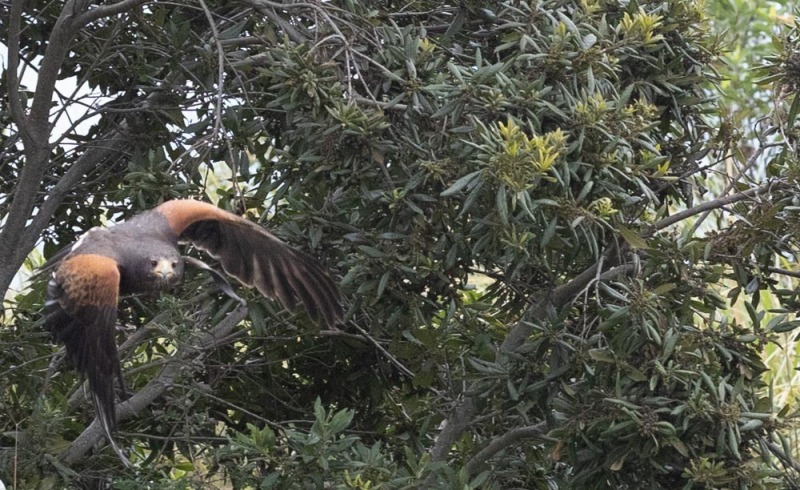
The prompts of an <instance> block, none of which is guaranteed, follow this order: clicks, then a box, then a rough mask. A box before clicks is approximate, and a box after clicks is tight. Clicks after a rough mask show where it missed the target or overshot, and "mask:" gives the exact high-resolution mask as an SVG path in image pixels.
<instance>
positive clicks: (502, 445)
mask: <svg viewBox="0 0 800 490" xmlns="http://www.w3.org/2000/svg"><path fill="white" fill-rule="evenodd" d="M546 430H547V424H546V423H545V422H539V423H538V424H535V425H529V426H526V427H517V428H515V429H511V430H510V431H508V432H506V433H505V434H503V435H502V436H500V437H497V438H495V439H493V440H492V442H490V443H489V444H488V445H487V446H486V447H485V448H483V449H481V450H480V451H479V452H478V454H476V455H475V456H473V457H471V458H470V459H469V461H467V465H466V469H467V473H468V474H470V475H474V474H475V473H477V472H479V471H480V470H481V468H482V467H483V466H484V465H485V464H486V461H488V460H489V459H490V458H491V457H492V456H494V455H495V454H497V453H499V452H500V451H502V450H504V449H506V448H508V447H509V446H511V445H513V444H516V443H517V442H519V441H521V440H523V439H533V438H536V437H540V436H542V435H543V434H544V433H545V431H546Z"/></svg>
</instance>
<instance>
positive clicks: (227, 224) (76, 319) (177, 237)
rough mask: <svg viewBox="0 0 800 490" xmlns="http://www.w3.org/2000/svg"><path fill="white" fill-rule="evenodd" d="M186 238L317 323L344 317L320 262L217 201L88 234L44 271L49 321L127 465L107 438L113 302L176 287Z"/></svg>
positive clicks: (170, 205) (116, 369)
mask: <svg viewBox="0 0 800 490" xmlns="http://www.w3.org/2000/svg"><path fill="white" fill-rule="evenodd" d="M188 242H191V243H192V244H194V245H195V246H196V247H197V248H200V249H203V250H205V251H206V252H208V254H209V255H211V256H212V257H213V258H215V259H217V260H218V261H219V262H220V264H221V265H222V269H223V270H224V271H225V272H226V273H228V274H229V275H231V276H233V277H235V278H236V279H238V280H239V281H240V282H241V283H242V284H244V285H245V286H248V287H255V288H257V289H258V291H259V292H261V293H262V294H263V295H264V296H266V297H268V298H276V299H278V300H279V301H280V302H281V304H283V306H284V307H286V308H289V309H292V308H294V307H295V306H296V305H297V304H298V303H299V302H302V303H303V305H304V306H305V308H306V310H307V311H308V314H309V316H310V317H311V318H312V319H314V320H317V321H323V322H325V323H326V324H328V325H329V326H334V325H335V324H336V323H338V322H340V321H341V320H342V318H343V311H342V306H341V301H340V296H339V291H338V289H337V287H336V285H335V284H334V282H333V281H332V280H331V278H330V277H329V275H328V274H327V273H326V272H325V270H324V269H323V268H322V266H321V265H320V264H319V263H318V262H317V261H316V260H315V259H313V258H311V257H310V256H308V255H306V254H304V253H302V252H300V251H298V250H295V249H293V248H291V247H289V246H288V245H286V244H285V243H283V242H282V241H280V240H279V239H278V238H276V237H275V236H274V235H272V234H271V233H269V232H268V231H266V230H265V229H264V228H262V227H261V226H259V225H257V224H255V223H251V222H250V221H247V220H245V219H243V218H241V217H239V216H236V215H235V214H232V213H229V212H227V211H223V210H221V209H219V208H217V207H216V206H213V205H211V204H207V203H203V202H200V201H194V200H174V201H167V202H165V203H163V204H161V205H160V206H158V207H156V208H154V209H151V210H149V211H146V212H144V213H141V214H139V215H137V216H135V217H133V218H132V219H130V220H129V221H126V222H124V223H122V224H119V225H116V226H112V227H109V228H92V229H91V230H89V231H88V232H86V233H85V234H84V235H83V236H82V237H81V238H80V239H79V240H78V241H77V242H75V243H74V244H73V245H71V246H69V247H67V248H65V249H63V250H61V251H60V252H58V253H57V254H56V255H55V256H53V258H51V259H50V260H49V261H48V262H47V263H46V264H45V265H44V266H43V267H42V272H49V273H51V275H50V279H49V281H48V283H47V300H46V302H45V308H44V323H45V327H46V328H47V329H48V330H50V331H51V332H53V334H54V335H55V337H56V338H57V339H58V340H59V341H60V342H63V343H64V344H65V346H66V351H67V358H68V359H69V360H70V361H71V363H72V364H73V365H74V366H75V368H76V369H77V371H78V372H79V373H80V374H81V375H82V376H83V377H85V378H87V379H88V380H89V392H90V394H91V398H92V403H93V404H94V407H95V412H96V413H97V417H98V419H99V420H100V424H101V426H102V428H103V431H104V432H105V435H106V438H107V439H108V441H109V444H111V446H112V447H113V449H114V450H115V451H116V452H117V454H118V455H119V456H120V458H121V459H122V460H123V462H125V463H126V464H130V463H129V462H128V461H127V459H126V458H125V456H124V454H123V453H122V451H120V450H119V448H118V447H117V445H116V443H115V442H114V439H113V437H112V435H111V434H112V431H113V430H114V428H115V425H116V413H115V407H114V377H117V378H118V379H119V381H120V385H122V388H123V390H124V385H123V383H122V370H121V368H120V361H119V357H118V354H117V345H116V342H115V338H114V337H115V335H114V333H115V330H116V329H115V324H116V318H117V303H118V301H119V297H120V296H121V295H126V294H132V293H146V292H152V291H157V290H163V289H166V288H169V287H171V286H174V285H175V284H177V283H178V282H179V281H180V280H181V277H182V275H183V268H184V263H185V261H192V259H191V258H189V257H185V258H184V257H182V256H181V254H180V251H179V248H178V245H179V244H182V243H188ZM196 262H199V263H200V264H202V262H200V261H197V260H196V259H195V260H194V261H192V262H190V263H196ZM223 282H224V281H223ZM231 294H232V293H231Z"/></svg>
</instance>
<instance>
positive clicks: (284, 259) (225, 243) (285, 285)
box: [156, 200, 344, 326]
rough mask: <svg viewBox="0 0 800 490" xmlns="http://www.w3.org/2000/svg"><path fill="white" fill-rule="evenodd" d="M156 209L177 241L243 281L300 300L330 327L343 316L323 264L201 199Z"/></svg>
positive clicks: (290, 303)
mask: <svg viewBox="0 0 800 490" xmlns="http://www.w3.org/2000/svg"><path fill="white" fill-rule="evenodd" d="M156 211H157V212H159V213H161V214H162V215H163V216H164V217H166V219H167V221H168V223H169V225H170V228H172V230H173V231H174V232H175V234H176V235H178V237H179V239H180V240H185V241H190V242H192V243H193V244H194V245H195V246H197V247H199V248H201V249H203V250H205V251H207V252H208V253H209V254H210V255H211V256H212V257H214V258H216V259H218V260H219V262H220V264H222V268H223V269H224V270H225V272H227V273H228V274H230V275H232V276H234V277H236V278H237V279H238V280H239V281H240V282H241V283H242V284H244V285H246V286H250V287H256V288H257V289H258V290H259V291H260V292H261V294H263V295H264V296H267V297H269V298H277V299H279V300H280V302H281V303H282V304H283V306H284V307H286V308H289V309H293V308H294V307H295V306H296V305H297V303H298V302H302V303H303V305H304V306H305V307H306V309H307V310H308V313H309V316H310V317H311V318H312V319H314V320H324V321H325V322H326V323H327V324H328V325H330V326H333V325H335V324H336V323H338V322H340V321H341V320H342V318H343V316H344V315H343V312H342V306H341V298H340V296H339V290H338V288H337V287H336V285H335V284H334V282H333V281H332V280H331V278H330V276H329V275H328V274H327V272H326V271H325V270H324V269H323V268H322V266H321V265H320V264H319V263H318V262H317V261H316V260H315V259H314V258H312V257H310V256H308V255H306V254H304V253H302V252H300V251H298V250H295V249H293V248H291V247H289V246H288V245H286V244H285V243H283V242H282V241H280V240H279V239H278V238H277V237H275V236H274V235H273V234H271V233H269V232H268V231H267V230H265V229H264V228H262V227H261V226H258V225H257V224H255V223H251V222H249V221H247V220H245V219H243V218H240V217H239V216H236V215H235V214H232V213H228V212H226V211H223V210H221V209H219V208H217V207H216V206H213V205H211V204H206V203H203V202H200V201H191V200H175V201H168V202H166V203H164V204H162V205H160V206H159V207H157V208H156Z"/></svg>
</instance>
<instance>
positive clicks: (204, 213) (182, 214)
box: [155, 199, 242, 236]
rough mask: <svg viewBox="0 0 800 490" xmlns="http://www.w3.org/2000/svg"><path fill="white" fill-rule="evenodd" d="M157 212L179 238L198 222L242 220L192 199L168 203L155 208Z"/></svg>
mask: <svg viewBox="0 0 800 490" xmlns="http://www.w3.org/2000/svg"><path fill="white" fill-rule="evenodd" d="M155 211H157V212H159V213H161V214H162V215H163V216H164V217H165V218H167V222H168V223H169V226H170V228H172V231H173V232H175V234H176V235H178V236H180V235H181V234H182V233H183V231H184V230H185V229H186V228H187V227H188V226H190V225H192V224H193V223H197V222H198V221H204V220H213V221H231V220H237V219H242V218H240V217H238V216H236V215H235V214H233V213H229V212H227V211H224V210H222V209H220V208H218V207H216V206H214V205H213V204H209V203H206V202H202V201H195V200H192V199H175V200H173V201H167V202H165V203H163V204H161V205H160V206H158V207H157V208H155Z"/></svg>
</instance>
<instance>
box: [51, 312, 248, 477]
mask: <svg viewBox="0 0 800 490" xmlns="http://www.w3.org/2000/svg"><path fill="white" fill-rule="evenodd" d="M246 316H247V306H244V305H239V306H238V307H237V308H236V309H235V310H233V311H232V312H231V313H230V314H229V315H228V316H227V317H225V319H223V320H222V321H220V322H219V323H218V324H217V325H216V326H215V327H214V328H213V329H211V331H210V332H208V333H204V334H201V335H200V336H199V338H198V339H197V341H196V342H195V343H194V344H193V345H188V346H186V347H184V348H183V349H181V350H180V351H179V352H178V353H177V354H176V355H175V356H174V357H173V359H172V362H170V363H169V364H167V365H166V366H164V368H163V369H162V370H161V372H160V373H159V374H158V375H157V376H156V377H155V378H153V379H152V380H151V381H150V382H149V383H147V386H145V387H144V388H142V389H141V390H140V391H139V392H138V393H136V394H135V395H133V396H132V397H131V398H129V399H128V400H126V401H124V402H122V403H118V404H117V419H118V420H125V419H128V418H132V417H136V416H138V415H140V414H141V413H142V412H144V410H145V409H147V407H148V406H150V404H151V403H153V401H154V400H156V399H157V398H158V397H160V396H161V395H163V394H164V392H165V391H167V389H169V387H170V386H172V384H173V382H174V381H175V379H176V378H177V377H178V376H179V375H180V372H181V370H183V366H185V365H186V362H187V361H188V360H190V359H194V358H196V357H198V355H200V354H202V353H203V352H206V351H209V350H213V349H215V348H217V347H219V346H220V345H221V344H222V343H224V342H227V337H228V335H229V334H230V333H231V332H232V331H233V329H234V328H236V326H237V325H238V324H239V322H241V321H242V320H244V318H245V317H246ZM102 439H103V429H102V427H100V422H99V420H97V419H96V418H95V420H94V421H93V422H92V424H91V425H89V427H87V428H86V429H85V430H84V431H83V433H81V435H80V436H78V438H77V439H75V440H74V441H73V442H72V444H71V445H70V447H69V449H67V451H66V452H65V453H64V454H63V456H62V457H63V459H64V461H66V462H67V463H68V464H74V463H76V462H78V461H80V460H82V459H83V458H84V457H85V455H86V453H87V452H89V451H90V450H91V448H92V447H94V446H95V445H96V444H97V443H98V442H100V441H101V440H102Z"/></svg>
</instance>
